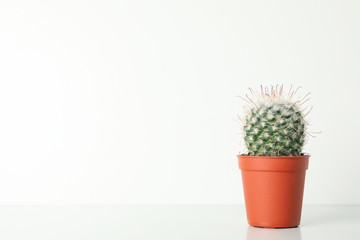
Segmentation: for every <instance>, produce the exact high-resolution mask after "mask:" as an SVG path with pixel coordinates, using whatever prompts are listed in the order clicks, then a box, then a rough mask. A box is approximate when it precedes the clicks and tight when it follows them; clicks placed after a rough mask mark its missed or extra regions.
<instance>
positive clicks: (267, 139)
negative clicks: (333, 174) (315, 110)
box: [242, 86, 311, 156]
mask: <svg viewBox="0 0 360 240" xmlns="http://www.w3.org/2000/svg"><path fill="white" fill-rule="evenodd" d="M298 89H299V88H297V89H296V90H295V91H291V89H290V91H289V92H288V93H287V94H285V93H284V90H283V86H280V87H271V88H270V89H268V88H267V87H265V88H263V87H261V91H260V92H256V91H253V90H252V89H250V92H251V94H252V97H249V96H247V95H246V98H243V99H244V100H245V101H246V104H247V106H245V107H246V112H245V114H246V115H245V117H244V119H243V121H242V124H243V136H244V141H245V144H246V147H247V150H248V155H250V156H300V155H302V149H303V146H304V143H305V141H306V130H307V129H306V128H307V122H306V120H305V116H306V115H307V114H308V113H304V110H306V109H302V105H303V103H305V102H306V101H308V100H309V99H308V98H306V97H307V96H308V95H309V94H307V95H305V96H304V97H302V98H299V99H298V100H293V98H294V96H295V94H296V92H297V90H298ZM310 110H311V109H310Z"/></svg>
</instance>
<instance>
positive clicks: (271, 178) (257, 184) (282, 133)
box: [238, 86, 311, 228]
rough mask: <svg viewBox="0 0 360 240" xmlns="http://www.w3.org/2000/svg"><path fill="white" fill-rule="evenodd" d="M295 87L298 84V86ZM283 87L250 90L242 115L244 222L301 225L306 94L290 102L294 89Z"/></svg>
mask: <svg viewBox="0 0 360 240" xmlns="http://www.w3.org/2000/svg"><path fill="white" fill-rule="evenodd" d="M299 88H300V87H299ZM299 88H297V89H296V90H294V91H292V87H291V88H290V90H289V91H288V92H286V93H285V92H284V88H283V86H280V87H278V86H276V87H273V86H271V87H270V88H268V87H265V88H263V87H262V86H261V89H260V91H254V90H252V89H250V88H249V89H250V93H251V95H252V97H251V96H250V97H249V96H248V95H246V98H242V99H243V100H244V101H245V103H246V106H245V108H246V110H245V117H244V118H243V119H242V130H243V139H244V142H245V143H246V148H247V151H248V152H247V153H246V154H240V155H238V163H239V168H240V169H241V175H242V181H243V188H244V196H245V205H246V213H247V219H248V223H249V224H250V225H252V226H256V227H265V228H287V227H296V226H298V225H299V224H300V218H301V208H302V199H303V190H304V182H305V171H306V170H307V168H308V163H309V155H306V154H304V153H302V149H303V146H304V143H305V141H306V136H307V134H309V133H307V125H308V124H307V121H306V120H305V117H306V116H307V115H308V113H309V112H310V111H311V109H310V110H309V111H306V112H305V110H306V109H303V104H304V103H305V102H307V101H308V100H309V98H307V97H308V95H309V94H306V95H305V96H304V97H302V98H299V99H298V100H293V99H294V97H295V95H296V93H297V91H298V89H299Z"/></svg>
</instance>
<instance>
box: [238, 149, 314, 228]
mask: <svg viewBox="0 0 360 240" xmlns="http://www.w3.org/2000/svg"><path fill="white" fill-rule="evenodd" d="M238 161H239V168H240V169H241V175H242V181H243V188H244V195H245V205H246V214H247V219H248V223H249V224H250V225H252V226H256V227H265V228H286V227H296V226H298V225H299V224H300V219H301V209H302V200H303V192H304V183H305V172H306V170H307V168H308V164H309V156H280V157H278V156H274V157H273V156H242V155H239V156H238Z"/></svg>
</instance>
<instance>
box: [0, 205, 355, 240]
mask: <svg viewBox="0 0 360 240" xmlns="http://www.w3.org/2000/svg"><path fill="white" fill-rule="evenodd" d="M0 239H4V240H12V239H14V240H20V239H21V240H25V239H26V240H30V239H36V240H42V239H46V240H58V239H66V240H70V239H74V240H75V239H76V240H81V239H87V240H92V239H94V240H95V239H96V240H106V239H118V240H119V239H124V240H131V239H156V240H161V239H167V240H174V239H182V240H185V239H186V240H191V239H196V240H200V239H206V240H210V239H222V240H225V239H234V240H235V239H236V240H241V239H247V240H260V239H261V240H264V239H266V240H273V239H279V240H280V239H281V240H282V239H284V240H291V239H296V240H300V239H303V240H308V239H314V240H315V239H326V240H331V239H334V240H335V239H336V240H338V239H346V240H352V239H354V240H355V239H360V206H338V205H334V206H333V205H327V206H315V205H312V206H307V205H305V206H304V207H303V215H302V223H301V225H300V226H299V227H297V228H291V229H262V228H255V227H250V226H248V224H247V222H246V214H245V208H244V206H242V205H197V206H194V205H167V206H163V205H159V206H154V205H149V206H144V205H140V206H139V205H138V206H136V205H134V206H124V205H122V206H1V207H0Z"/></svg>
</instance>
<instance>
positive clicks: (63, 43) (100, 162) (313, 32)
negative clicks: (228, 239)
mask: <svg viewBox="0 0 360 240" xmlns="http://www.w3.org/2000/svg"><path fill="white" fill-rule="evenodd" d="M359 12H360V2H358V1H355V0H354V1H344V0H338V1H314V0H306V1H285V0H284V1H239V0H234V1H220V0H219V1H199V0H191V1H190V0H189V1H170V0H169V1H165V0H164V1H159V0H157V1H155V0H152V1H145V0H144V1H130V0H129V1H115V0H114V1H104V0H101V1H100V0H95V1H78V0H77V1H74V0H71V1H70V0H68V1H45V0H44V1H39V0H34V1H14V0H11V1H10V0H9V1H4V0H2V1H1V2H0V204H127V203H132V204H143V203H144V204H239V203H243V196H242V186H241V175H240V171H239V170H238V168H237V159H236V155H237V154H238V152H239V151H240V150H241V148H240V144H239V143H240V136H239V135H237V133H239V132H240V128H239V126H238V125H237V123H236V122H235V121H234V119H235V118H236V115H237V114H241V113H242V107H241V106H242V102H241V101H240V99H239V98H237V97H236V96H238V95H244V94H246V93H247V87H253V88H257V87H258V86H259V85H260V84H282V83H284V84H285V85H286V87H289V86H290V84H294V85H296V86H299V85H301V86H303V90H302V91H300V93H301V94H304V93H307V92H312V99H311V102H310V104H311V105H314V109H313V111H312V114H311V116H310V119H311V123H312V126H311V129H312V130H313V131H322V134H321V135H320V136H318V137H316V138H315V139H310V140H309V143H308V145H307V146H306V149H305V152H308V153H311V155H312V157H311V160H310V166H309V170H308V172H307V179H306V187H305V196H304V203H306V204H360V194H359V191H358V189H359V168H360V159H359V149H360V147H359V136H360V130H359V117H360V108H359V94H358V92H359V88H360V67H359V65H360V44H359V43H360V14H359Z"/></svg>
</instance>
